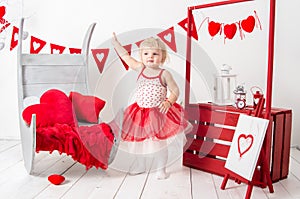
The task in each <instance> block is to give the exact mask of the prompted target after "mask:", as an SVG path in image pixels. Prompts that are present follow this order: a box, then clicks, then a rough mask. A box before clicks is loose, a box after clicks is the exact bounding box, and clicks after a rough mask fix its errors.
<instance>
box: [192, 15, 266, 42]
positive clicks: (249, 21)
mask: <svg viewBox="0 0 300 199" xmlns="http://www.w3.org/2000/svg"><path fill="white" fill-rule="evenodd" d="M205 21H208V33H209V35H210V36H211V37H212V39H213V38H214V37H215V36H216V35H217V34H218V33H219V34H220V35H221V34H222V32H223V33H224V39H233V38H234V36H235V34H236V32H237V30H239V32H240V37H241V39H243V38H244V37H245V34H244V32H243V31H245V32H247V33H251V32H252V31H253V30H254V27H255V26H259V28H260V30H262V28H261V23H260V20H259V18H258V16H257V13H256V11H254V16H252V15H250V16H248V17H247V18H246V19H243V20H239V21H238V22H234V23H231V24H224V23H220V22H215V21H210V20H209V17H206V18H205V19H204V20H203V21H202V23H201V24H200V26H199V28H198V31H199V30H200V28H201V27H202V25H203V23H204V22H205ZM222 29H223V30H222Z"/></svg>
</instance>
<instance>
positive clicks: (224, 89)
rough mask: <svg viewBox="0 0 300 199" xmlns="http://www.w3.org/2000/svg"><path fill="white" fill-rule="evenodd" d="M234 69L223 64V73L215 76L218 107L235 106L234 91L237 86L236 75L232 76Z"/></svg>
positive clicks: (215, 95)
mask: <svg viewBox="0 0 300 199" xmlns="http://www.w3.org/2000/svg"><path fill="white" fill-rule="evenodd" d="M230 70H232V68H231V67H230V66H229V65H227V64H223V65H222V68H221V73H220V74H217V75H215V85H214V103H215V104H218V105H234V102H235V96H234V93H233V90H234V89H235V86H236V74H230Z"/></svg>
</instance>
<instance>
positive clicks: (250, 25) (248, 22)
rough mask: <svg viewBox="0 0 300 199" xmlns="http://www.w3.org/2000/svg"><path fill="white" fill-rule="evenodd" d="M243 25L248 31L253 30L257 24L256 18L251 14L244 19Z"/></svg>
mask: <svg viewBox="0 0 300 199" xmlns="http://www.w3.org/2000/svg"><path fill="white" fill-rule="evenodd" d="M241 26H242V28H243V30H245V31H246V32H249V33H250V32H252V31H253V29H254V26H255V18H254V17H253V16H249V17H248V18H247V19H244V20H242V23H241Z"/></svg>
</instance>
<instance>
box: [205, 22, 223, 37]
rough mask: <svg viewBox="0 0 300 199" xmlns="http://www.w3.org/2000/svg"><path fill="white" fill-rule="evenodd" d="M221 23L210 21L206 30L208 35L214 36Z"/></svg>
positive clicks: (218, 30)
mask: <svg viewBox="0 0 300 199" xmlns="http://www.w3.org/2000/svg"><path fill="white" fill-rule="evenodd" d="M220 28H221V24H220V23H218V22H214V21H211V22H209V23H208V32H209V34H210V36H212V37H213V36H215V35H216V34H217V33H218V32H220Z"/></svg>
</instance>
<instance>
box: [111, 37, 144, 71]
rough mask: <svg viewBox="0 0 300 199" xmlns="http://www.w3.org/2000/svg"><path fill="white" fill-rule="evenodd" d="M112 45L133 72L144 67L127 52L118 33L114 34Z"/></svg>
mask: <svg viewBox="0 0 300 199" xmlns="http://www.w3.org/2000/svg"><path fill="white" fill-rule="evenodd" d="M112 45H113V46H114V48H115V49H116V51H117V53H118V55H119V56H120V57H121V59H122V60H123V61H124V62H125V63H126V64H127V65H128V66H129V68H131V69H133V70H139V69H140V68H141V67H142V66H143V64H142V62H139V61H137V60H136V59H134V58H133V57H131V56H130V55H129V54H128V52H127V50H126V49H125V48H124V47H123V46H122V45H121V44H120V42H119V41H118V38H117V36H116V33H113V38H112Z"/></svg>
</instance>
